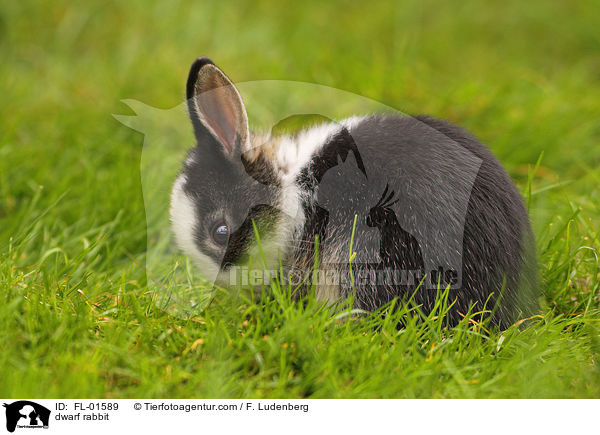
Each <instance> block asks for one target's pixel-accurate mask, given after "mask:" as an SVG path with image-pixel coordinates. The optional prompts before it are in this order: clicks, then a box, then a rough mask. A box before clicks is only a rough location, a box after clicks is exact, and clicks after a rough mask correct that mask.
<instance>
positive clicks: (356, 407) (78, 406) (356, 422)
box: [0, 399, 600, 435]
mask: <svg viewBox="0 0 600 435" xmlns="http://www.w3.org/2000/svg"><path fill="white" fill-rule="evenodd" d="M0 402H1V403H3V404H4V405H5V406H4V408H2V409H0V414H2V417H0V421H1V422H2V425H3V426H5V427H3V428H2V429H0V433H7V432H3V431H4V430H5V429H6V430H8V431H9V432H11V429H12V432H14V433H15V434H20V435H26V434H28V433H32V434H36V433H38V434H39V433H43V434H48V435H49V434H52V433H57V434H67V435H68V434H77V435H79V434H82V433H85V434H102V435H106V434H107V433H114V434H117V433H129V434H131V433H134V434H155V433H156V434H158V433H160V434H165V433H177V434H185V433H198V434H201V433H239V434H244V435H245V434H254V433H256V434H261V435H263V434H270V433H276V434H286V435H287V434H296V433H298V434H303V435H306V434H307V431H310V430H313V431H316V433H363V434H364V433H367V434H369V435H370V434H378V433H381V434H383V433H389V431H390V430H392V431H393V433H400V434H403V433H407V434H415V433H416V434H421V433H425V434H427V433H444V435H446V434H454V433H456V434H461V435H464V434H465V433H471V432H478V433H485V434H486V435H487V434H495V433H498V434H503V435H505V434H506V433H559V432H562V433H584V431H586V429H588V428H590V429H591V428H594V429H595V430H597V428H596V427H595V426H596V425H595V422H594V420H593V419H595V418H596V416H597V410H598V409H600V400H315V399H311V400H285V399H278V400H268V399H261V400H255V399H252V400H237V399H224V400H211V399H206V400H204V399H190V400H179V399H164V400H147V399H127V400H86V399H77V400H47V399H0ZM44 428H45V429H46V430H43V431H42V432H38V431H35V430H34V429H44ZM309 435H311V434H310V433H309Z"/></svg>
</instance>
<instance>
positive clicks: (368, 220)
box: [366, 215, 373, 227]
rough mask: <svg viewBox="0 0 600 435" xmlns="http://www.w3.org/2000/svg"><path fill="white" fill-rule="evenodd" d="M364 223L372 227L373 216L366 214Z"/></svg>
mask: <svg viewBox="0 0 600 435" xmlns="http://www.w3.org/2000/svg"><path fill="white" fill-rule="evenodd" d="M366 224H367V226H369V227H372V226H373V218H371V215H368V216H367V219H366Z"/></svg>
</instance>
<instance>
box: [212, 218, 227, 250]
mask: <svg viewBox="0 0 600 435" xmlns="http://www.w3.org/2000/svg"><path fill="white" fill-rule="evenodd" d="M210 236H211V237H212V239H213V241H214V242H215V243H216V244H217V245H221V246H225V245H226V244H227V240H229V227H228V226H227V225H225V224H224V223H222V222H221V223H218V224H216V225H215V226H214V227H213V229H212V232H211V234H210Z"/></svg>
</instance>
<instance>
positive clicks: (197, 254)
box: [170, 57, 537, 326]
mask: <svg viewBox="0 0 600 435" xmlns="http://www.w3.org/2000/svg"><path fill="white" fill-rule="evenodd" d="M187 104H188V109H189V115H190V118H191V121H192V125H193V128H194V132H195V136H196V140H197V145H196V146H195V147H194V148H192V149H191V150H190V152H189V154H188V156H187V158H186V160H185V162H184V164H183V169H182V171H181V173H180V174H179V176H178V178H177V180H176V181H175V183H174V186H173V190H172V194H171V209H170V214H171V222H172V226H173V232H174V236H175V239H176V242H177V244H178V246H179V247H180V248H181V249H182V250H183V251H184V252H185V253H186V254H187V255H189V256H190V257H191V258H192V259H193V260H194V261H195V262H196V263H197V264H198V266H199V267H200V270H201V271H202V272H203V274H204V275H205V276H206V277H207V278H208V279H211V280H213V282H216V283H218V284H220V285H222V286H228V285H230V284H231V283H234V282H235V280H233V281H232V279H231V276H232V274H234V272H235V269H236V267H238V266H240V265H243V264H245V263H246V262H248V261H249V260H253V261H254V262H255V264H256V262H257V261H259V260H258V259H259V258H260V264H261V265H262V267H264V268H273V270H278V269H279V265H280V264H282V265H283V266H284V267H285V269H286V270H287V271H291V272H293V274H295V275H294V276H300V277H301V278H302V279H303V280H304V286H303V287H302V286H300V288H303V289H304V291H306V289H307V288H309V287H310V286H311V285H313V286H314V289H315V296H316V297H317V298H319V299H323V300H327V301H331V302H334V301H338V300H342V299H344V298H347V297H348V296H353V299H352V300H353V303H354V306H355V307H357V308H361V309H365V310H375V309H377V308H379V307H381V306H383V305H384V304H386V303H388V302H389V301H391V300H392V299H394V298H400V299H408V298H412V301H413V302H414V303H416V304H418V305H420V306H421V307H422V309H423V310H424V311H425V312H428V311H430V310H431V309H432V307H433V306H434V303H435V300H436V297H437V295H438V294H439V291H438V290H439V289H440V288H441V289H446V288H448V287H449V290H448V291H449V300H450V302H453V305H452V307H451V310H450V312H449V317H448V319H449V322H450V323H456V322H458V321H459V320H460V319H461V318H462V316H463V315H464V314H466V313H467V312H468V311H469V309H472V310H476V311H479V310H482V309H484V307H485V308H487V309H489V310H491V309H492V307H495V309H494V311H493V315H492V321H493V322H494V323H495V324H496V325H500V326H508V325H510V324H511V323H512V322H514V321H515V320H516V319H517V318H519V316H524V315H527V314H529V313H531V312H532V311H533V310H534V309H535V306H536V302H537V299H536V297H537V277H536V254H535V243H534V237H533V233H532V230H531V227H530V223H529V218H528V215H527V212H526V210H525V207H524V205H523V201H522V198H521V196H520V194H519V193H518V191H517V190H516V188H515V186H514V185H513V183H512V182H511V180H510V178H509V177H508V175H507V174H506V172H505V171H504V169H503V168H502V166H501V165H500V163H499V162H498V161H497V160H496V158H495V157H494V156H493V155H492V153H491V152H490V151H489V150H488V149H487V148H486V147H485V146H484V145H483V144H481V143H480V142H479V141H478V140H477V139H476V138H475V137H473V136H472V135H470V134H469V133H467V132H466V131H464V130H463V129H461V128H459V127H456V126H454V125H452V124H449V123H447V122H444V121H440V120H437V119H434V118H431V117H428V116H415V117H411V116H398V115H372V116H365V117H352V118H348V119H345V120H342V121H340V122H334V121H331V122H324V123H321V124H319V125H313V126H311V127H309V128H306V129H304V130H300V131H298V132H295V133H290V134H273V133H272V132H266V133H265V132H263V133H261V132H252V131H250V130H249V126H248V117H247V114H246V110H245V107H244V103H243V101H242V99H241V97H240V94H239V92H238V91H237V89H236V87H235V86H234V85H233V84H232V82H231V81H230V80H229V79H228V78H227V76H226V75H225V74H224V73H223V72H222V71H221V70H220V69H219V68H217V67H216V66H215V65H214V63H213V62H212V61H211V60H210V59H207V58H205V57H203V58H199V59H197V60H196V61H195V62H194V63H193V65H192V67H191V69H190V72H189V77H188V81H187ZM257 235H258V238H259V239H260V240H257ZM351 256H352V257H353V258H352V261H351V262H350V261H349V259H350V257H351ZM350 263H351V264H350Z"/></svg>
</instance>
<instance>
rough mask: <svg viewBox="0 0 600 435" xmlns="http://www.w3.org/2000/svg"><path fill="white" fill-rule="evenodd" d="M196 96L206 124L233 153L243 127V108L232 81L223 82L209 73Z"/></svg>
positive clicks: (229, 152)
mask: <svg viewBox="0 0 600 435" xmlns="http://www.w3.org/2000/svg"><path fill="white" fill-rule="evenodd" d="M201 88H202V91H201V92H200V93H199V94H198V95H197V96H196V101H197V104H198V109H199V111H200V112H201V114H202V117H203V118H204V121H205V123H206V125H207V126H208V127H209V128H210V129H211V130H212V131H213V132H214V134H215V135H216V136H217V139H218V140H219V141H220V142H221V144H222V145H223V147H224V148H225V151H226V152H227V153H228V154H230V155H231V154H233V150H234V147H235V140H236V136H237V134H241V132H240V131H239V129H241V128H243V125H242V122H243V116H242V113H241V112H242V110H243V108H242V107H241V105H240V101H239V96H238V95H237V93H236V92H235V89H233V85H232V84H231V83H223V82H222V81H221V80H219V77H218V76H217V75H215V74H209V76H208V77H206V78H205V80H204V81H203V83H202V85H201Z"/></svg>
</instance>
